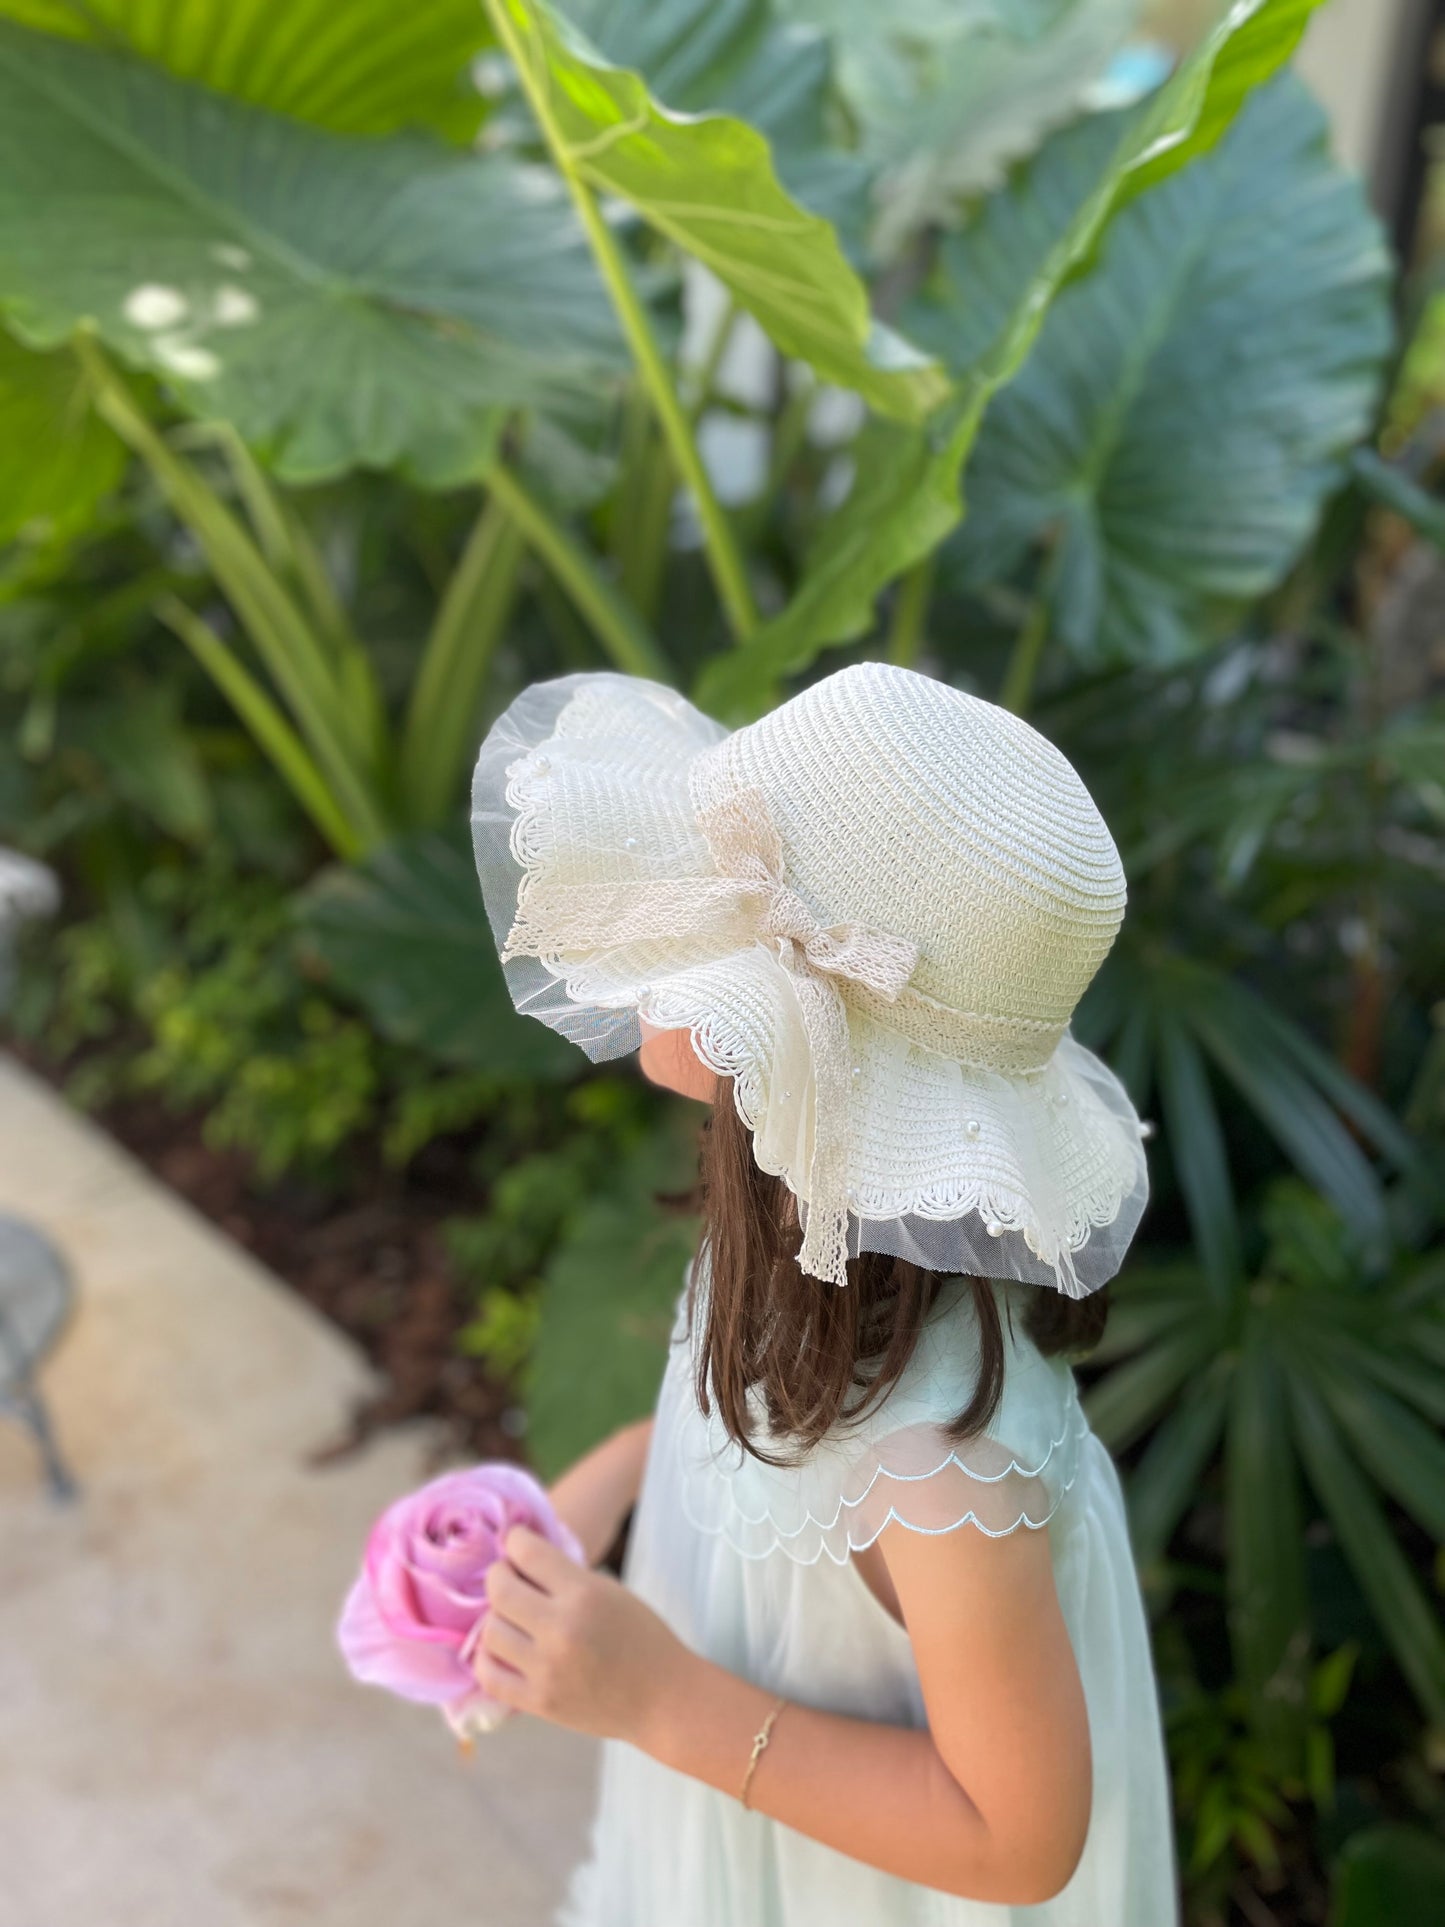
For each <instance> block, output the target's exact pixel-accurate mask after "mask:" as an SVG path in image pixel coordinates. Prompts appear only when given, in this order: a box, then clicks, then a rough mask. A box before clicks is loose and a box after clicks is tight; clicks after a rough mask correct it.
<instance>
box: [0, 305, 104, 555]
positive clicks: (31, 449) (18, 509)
mask: <svg viewBox="0 0 1445 1927" xmlns="http://www.w3.org/2000/svg"><path fill="white" fill-rule="evenodd" d="M0 448H3V449H4V450H5V451H6V454H7V458H8V459H7V460H6V461H5V463H4V464H3V466H0V543H5V542H10V541H13V540H14V539H15V538H16V537H17V536H27V537H31V538H34V539H36V540H46V539H53V538H59V539H62V540H63V539H64V538H65V537H66V536H68V535H72V534H74V533H76V532H77V531H78V530H80V529H82V528H83V527H84V526H85V524H86V523H87V522H88V521H89V519H90V517H91V515H92V514H93V513H94V511H95V509H96V507H97V505H98V504H99V503H100V502H101V501H102V500H103V499H104V498H105V497H106V496H107V495H108V494H109V493H110V491H111V490H112V489H113V488H114V487H115V485H116V484H117V482H119V480H120V477H121V473H122V471H123V469H124V467H125V449H124V446H123V445H122V443H121V441H120V439H119V437H118V436H116V435H114V434H113V433H112V432H111V430H110V429H109V428H107V427H106V425H105V423H104V422H103V421H101V419H100V417H99V416H98V415H96V414H94V413H92V411H91V407H90V398H89V395H88V394H87V392H86V384H85V378H84V376H83V375H82V373H81V370H80V367H79V365H78V363H77V362H76V360H75V358H74V356H73V355H70V354H67V353H64V352H62V353H59V354H53V355H37V354H32V353H31V352H30V351H29V349H26V348H22V347H21V346H20V344H19V342H18V341H12V340H11V339H10V338H9V337H8V336H7V335H3V334H0Z"/></svg>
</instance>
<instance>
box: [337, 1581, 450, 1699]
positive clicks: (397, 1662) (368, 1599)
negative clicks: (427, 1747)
mask: <svg viewBox="0 0 1445 1927" xmlns="http://www.w3.org/2000/svg"><path fill="white" fill-rule="evenodd" d="M336 1642H337V1644H338V1645H339V1646H340V1648H341V1652H342V1657H343V1658H344V1659H345V1661H346V1664H347V1666H348V1667H349V1668H350V1670H351V1674H352V1677H353V1678H354V1679H359V1680H360V1681H362V1683H363V1684H364V1685H367V1686H384V1687H386V1688H387V1690H388V1691H389V1692H392V1693H396V1694H399V1695H400V1697H401V1698H402V1699H408V1700H417V1701H420V1702H421V1703H422V1704H423V1705H428V1706H444V1705H446V1704H448V1703H449V1702H451V1701H453V1700H455V1699H456V1698H457V1697H458V1695H459V1694H460V1695H461V1696H463V1697H465V1696H466V1695H467V1694H468V1693H470V1692H471V1691H473V1690H474V1689H475V1685H476V1682H475V1681H474V1680H473V1679H472V1676H471V1674H470V1672H469V1671H468V1669H467V1668H466V1666H465V1665H464V1664H463V1663H462V1662H461V1661H460V1660H459V1659H458V1657H457V1654H456V1651H455V1648H453V1647H442V1646H438V1645H435V1644H431V1643H428V1642H427V1641H425V1640H400V1639H397V1638H396V1636H395V1635H394V1634H393V1633H392V1632H391V1630H390V1628H389V1627H388V1626H387V1625H386V1622H385V1621H384V1620H383V1619H382V1617H381V1614H380V1613H379V1612H378V1611H377V1607H376V1600H375V1597H374V1596H373V1594H372V1590H371V1587H370V1585H369V1584H368V1583H367V1580H366V1576H365V1575H364V1574H363V1575H362V1577H361V1578H360V1579H358V1580H357V1582H356V1584H355V1585H354V1586H353V1587H352V1588H351V1591H350V1593H349V1594H348V1595H347V1599H346V1604H345V1606H343V1608H342V1611H341V1618H340V1621H339V1622H338V1624H337V1628H336Z"/></svg>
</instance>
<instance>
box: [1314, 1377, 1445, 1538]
mask: <svg viewBox="0 0 1445 1927" xmlns="http://www.w3.org/2000/svg"><path fill="white" fill-rule="evenodd" d="M1370 1349H1371V1348H1370V1346H1369V1345H1368V1343H1362V1344H1360V1345H1359V1347H1358V1350H1359V1352H1360V1353H1364V1352H1367V1351H1368V1350H1370ZM1303 1363H1304V1361H1303V1360H1301V1364H1303ZM1351 1365H1353V1367H1354V1369H1349V1366H1351ZM1367 1371H1368V1366H1367V1365H1366V1363H1365V1361H1364V1359H1363V1357H1362V1358H1360V1359H1359V1360H1358V1361H1355V1360H1353V1359H1350V1360H1348V1364H1346V1363H1345V1362H1344V1361H1341V1360H1339V1358H1338V1354H1336V1355H1335V1356H1334V1357H1333V1358H1329V1359H1326V1358H1321V1357H1319V1356H1317V1355H1311V1356H1310V1357H1309V1360H1308V1375H1309V1377H1310V1379H1311V1381H1312V1383H1313V1384H1314V1386H1315V1388H1316V1390H1317V1391H1318V1392H1319V1394H1320V1397H1321V1398H1322V1399H1323V1400H1324V1402H1325V1404H1326V1405H1327V1406H1328V1408H1329V1410H1330V1412H1331V1414H1332V1415H1333V1417H1334V1419H1335V1422H1336V1424H1337V1425H1338V1426H1339V1428H1340V1430H1341V1431H1342V1432H1343V1433H1344V1435H1345V1437H1346V1438H1347V1439H1348V1440H1349V1441H1350V1444H1351V1445H1352V1446H1353V1447H1354V1451H1355V1456H1356V1458H1358V1460H1359V1462H1360V1464H1361V1465H1362V1466H1363V1467H1364V1468H1365V1470H1366V1471H1367V1472H1369V1473H1370V1475H1371V1476H1372V1477H1373V1478H1374V1479H1375V1480H1376V1481H1377V1482H1378V1483H1379V1484H1380V1485H1381V1486H1382V1487H1383V1488H1384V1490H1385V1491H1386V1492H1388V1493H1389V1494H1390V1496H1391V1498H1392V1499H1394V1500H1395V1501H1396V1502H1397V1504H1399V1505H1401V1506H1403V1507H1404V1509H1405V1510H1406V1512H1408V1513H1409V1514H1410V1515H1411V1517H1412V1518H1414V1519H1416V1520H1418V1521H1419V1523H1420V1524H1421V1525H1422V1526H1423V1527H1424V1528H1425V1530H1426V1532H1428V1533H1429V1534H1430V1535H1431V1536H1432V1538H1434V1539H1435V1541H1436V1542H1437V1543H1438V1544H1441V1545H1445V1443H1442V1442H1441V1439H1440V1436H1439V1434H1438V1432H1436V1431H1435V1430H1433V1429H1432V1428H1431V1427H1430V1426H1428V1425H1426V1424H1424V1423H1423V1422H1422V1421H1421V1420H1420V1419H1418V1418H1416V1416H1415V1414H1414V1413H1413V1412H1411V1411H1409V1410H1408V1409H1407V1408H1406V1407H1405V1406H1404V1405H1402V1404H1401V1403H1400V1402H1399V1400H1398V1399H1395V1398H1392V1397H1391V1396H1390V1394H1389V1393H1388V1392H1386V1391H1382V1390H1381V1389H1380V1388H1379V1387H1378V1386H1376V1385H1372V1384H1371V1383H1370V1381H1369V1378H1368V1377H1367V1376H1366V1373H1367Z"/></svg>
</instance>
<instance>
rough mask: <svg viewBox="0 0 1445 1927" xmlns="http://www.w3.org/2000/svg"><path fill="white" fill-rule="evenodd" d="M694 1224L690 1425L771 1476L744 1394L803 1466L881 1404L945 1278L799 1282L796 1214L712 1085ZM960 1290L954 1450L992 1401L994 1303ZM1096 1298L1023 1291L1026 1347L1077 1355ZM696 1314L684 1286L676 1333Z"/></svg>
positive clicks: (996, 1355) (889, 1270) (999, 1347)
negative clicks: (704, 1274) (968, 1369)
mask: <svg viewBox="0 0 1445 1927" xmlns="http://www.w3.org/2000/svg"><path fill="white" fill-rule="evenodd" d="M702 1212H703V1226H702V1248H703V1250H705V1252H706V1255H707V1258H708V1275H709V1284H708V1291H707V1295H706V1299H705V1318H706V1323H705V1327H704V1330H703V1333H702V1339H701V1343H699V1344H698V1345H696V1347H695V1350H694V1357H695V1360H696V1388H697V1398H698V1403H699V1404H700V1405H701V1407H702V1409H703V1411H704V1412H709V1411H711V1410H712V1408H713V1406H714V1404H715V1405H716V1407H717V1411H718V1415H719V1417H720V1418H721V1420H722V1422H723V1425H724V1426H725V1427H726V1429H727V1431H728V1433H729V1434H730V1435H731V1437H732V1438H734V1439H736V1440H737V1441H738V1443H739V1444H740V1445H742V1446H743V1447H744V1449H745V1450H747V1451H750V1452H752V1453H753V1454H754V1456H756V1457H758V1458H762V1459H767V1460H768V1461H769V1462H770V1463H773V1464H778V1463H783V1462H784V1461H783V1460H781V1459H780V1458H778V1457H777V1456H775V1455H774V1454H771V1453H768V1452H765V1451H763V1450H762V1449H761V1448H760V1447H759V1446H758V1445H757V1444H756V1443H755V1441H754V1439H753V1437H752V1436H751V1434H752V1432H753V1430H754V1424H753V1416H752V1414H751V1413H750V1411H749V1397H750V1394H755V1395H757V1396H760V1397H761V1400H762V1405H763V1409H764V1411H765V1412H766V1414H767V1421H768V1429H769V1431H770V1432H771V1434H772V1435H773V1437H774V1438H775V1439H783V1438H786V1439H788V1440H790V1441H791V1442H792V1443H793V1445H794V1446H795V1447H796V1449H797V1451H798V1452H806V1451H807V1450H808V1448H809V1447H811V1446H814V1445H816V1444H817V1443H818V1441H819V1440H820V1439H821V1438H822V1437H823V1436H824V1434H825V1433H827V1432H828V1431H830V1430H831V1429H832V1427H833V1426H834V1425H836V1424H839V1423H842V1424H845V1425H846V1424H848V1423H849V1422H851V1421H854V1420H857V1419H859V1418H861V1417H862V1416H863V1414H864V1413H866V1412H867V1411H868V1410H869V1409H870V1408H871V1407H872V1406H873V1405H875V1404H876V1403H877V1402H878V1401H879V1400H881V1399H882V1398H883V1397H884V1396H885V1395H886V1393H887V1392H888V1389H889V1387H890V1386H891V1385H893V1384H894V1382H895V1381H896V1380H897V1378H898V1376H899V1374H900V1373H901V1372H902V1371H903V1369H904V1367H905V1366H906V1365H907V1363H908V1361H909V1359H910V1358H911V1357H912V1355H913V1348H914V1346H915V1345H916V1344H917V1343H918V1339H919V1334H920V1333H921V1331H922V1328H923V1323H924V1320H925V1318H926V1317H927V1315H928V1311H929V1308H930V1307H931V1305H932V1304H933V1301H934V1299H935V1297H936V1296H937V1294H938V1290H939V1287H940V1286H941V1285H942V1284H943V1283H944V1281H945V1274H943V1273H941V1272H937V1271H926V1270H925V1269H924V1268H923V1267H922V1266H921V1265H915V1264H911V1263H910V1262H909V1261H908V1260H907V1259H906V1258H894V1257H891V1256H889V1255H888V1254H887V1253H885V1252H880V1251H865V1252H861V1253H860V1254H859V1256H858V1257H856V1258H850V1259H849V1260H848V1286H847V1289H846V1290H843V1291H840V1290H839V1289H838V1287H837V1286H836V1285H830V1284H827V1283H825V1282H824V1281H823V1280H822V1279H819V1278H812V1277H810V1276H809V1275H808V1274H807V1273H806V1272H805V1271H802V1270H800V1269H799V1266H798V1263H797V1257H798V1250H799V1247H800V1245H801V1243H802V1227H801V1225H800V1224H799V1222H798V1212H797V1204H796V1201H795V1199H794V1197H793V1194H792V1192H791V1191H789V1189H788V1187H787V1186H786V1185H785V1184H784V1183H783V1181H782V1179H781V1178H775V1177H769V1176H768V1174H767V1173H766V1172H765V1171H762V1170H760V1169H759V1168H758V1164H757V1160H756V1159H755V1158H754V1156H753V1145H752V1134H751V1133H750V1131H749V1130H748V1127H747V1126H746V1124H744V1123H743V1121H742V1119H741V1118H740V1117H739V1116H738V1113H737V1108H736V1106H735V1105H734V1103H733V1094H732V1086H731V1084H730V1083H729V1082H728V1081H727V1080H726V1079H725V1078H722V1079H719V1081H718V1087H717V1095H716V1098H715V1100H714V1103H713V1107H712V1114H711V1116H710V1117H709V1119H708V1121H707V1123H706V1125H705V1126H704V1127H703V1136H702ZM698 1270H699V1271H700V1270H701V1267H698ZM694 1277H695V1278H696V1273H695V1274H694ZM968 1282H969V1284H970V1286H971V1287H972V1294H973V1306H974V1311H975V1313H976V1315H977V1319H978V1331H979V1373H978V1382H977V1384H976V1385H975V1387H974V1391H973V1396H972V1397H971V1398H970V1399H969V1401H968V1404H967V1405H966V1406H965V1407H964V1408H963V1410H962V1411H961V1412H960V1413H959V1414H958V1415H957V1417H956V1418H954V1419H953V1420H952V1421H951V1422H950V1424H949V1425H948V1426H947V1428H946V1431H947V1434H948V1436H949V1437H951V1438H953V1439H955V1440H961V1439H965V1438H968V1437H970V1436H971V1435H972V1434H974V1433H976V1432H980V1431H982V1429H983V1428H984V1427H985V1426H986V1425H987V1424H988V1422H989V1420H990V1419H991V1418H992V1417H993V1415H994V1413H995V1412H996V1411H997V1409H998V1403H999V1400H1000V1398H1001V1397H1002V1396H1003V1380H1004V1359H1005V1347H1004V1336H1003V1325H1002V1320H1001V1319H1000V1316H999V1309H998V1301H997V1299H996V1298H995V1296H994V1294H993V1291H992V1289H991V1287H990V1286H989V1285H988V1283H987V1282H986V1280H984V1279H982V1278H971V1279H969V1281H968ZM1107 1296H1108V1294H1107V1292H1106V1291H1099V1292H1095V1293H1094V1294H1093V1295H1092V1296H1091V1297H1088V1298H1083V1299H1072V1298H1066V1297H1065V1296H1064V1295H1063V1294H1062V1293H1061V1292H1056V1291H1049V1290H1046V1289H1043V1288H1040V1289H1038V1290H1035V1291H1032V1292H1030V1293H1029V1297H1028V1311H1027V1313H1026V1328H1027V1330H1028V1334H1029V1336H1030V1337H1031V1338H1032V1339H1033V1341H1034V1343H1035V1344H1036V1345H1037V1346H1038V1348H1039V1350H1040V1351H1043V1352H1048V1353H1061V1352H1067V1353H1076V1352H1082V1351H1086V1350H1088V1349H1089V1347H1090V1346H1092V1345H1096V1344H1097V1343H1098V1342H1099V1339H1100V1337H1101V1336H1102V1335H1103V1330H1104V1321H1105V1318H1106V1317H1107V1315H1108V1304H1107ZM698 1311H699V1301H698V1295H697V1287H696V1283H695V1282H694V1285H693V1287H692V1288H691V1290H690V1292H689V1296H688V1318H689V1324H690V1325H691V1324H692V1323H693V1321H695V1320H696V1318H697V1316H698Z"/></svg>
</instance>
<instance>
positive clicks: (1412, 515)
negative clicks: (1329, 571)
mask: <svg viewBox="0 0 1445 1927" xmlns="http://www.w3.org/2000/svg"><path fill="white" fill-rule="evenodd" d="M1351 467H1352V468H1353V469H1354V473H1355V480H1356V481H1357V482H1358V483H1359V484H1360V487H1361V488H1362V489H1364V491H1365V493H1366V494H1367V495H1369V496H1371V497H1373V499H1374V500H1375V501H1377V502H1379V503H1380V504H1381V505H1382V507H1384V508H1387V509H1389V510H1390V511H1391V512H1392V513H1393V514H1395V515H1399V516H1403V518H1404V519H1405V521H1407V522H1408V523H1409V524H1410V526H1411V528H1412V529H1414V530H1415V532H1416V534H1418V535H1423V536H1424V538H1425V540H1426V541H1427V542H1429V543H1431V544H1432V545H1433V546H1434V547H1435V548H1437V549H1441V550H1445V502H1442V501H1440V500H1439V499H1438V498H1437V497H1436V496H1433V495H1431V494H1429V493H1427V491H1426V490H1425V489H1423V488H1421V486H1420V484H1419V483H1418V482H1417V481H1415V480H1414V478H1413V477H1412V476H1410V475H1408V474H1407V473H1406V472H1405V470H1404V469H1403V468H1400V467H1398V466H1397V465H1396V464H1395V463H1393V462H1387V461H1385V460H1384V458H1383V457H1382V456H1380V455H1377V454H1376V453H1375V451H1374V449H1373V448H1357V449H1356V450H1355V452H1354V455H1353V457H1352V458H1351Z"/></svg>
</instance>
